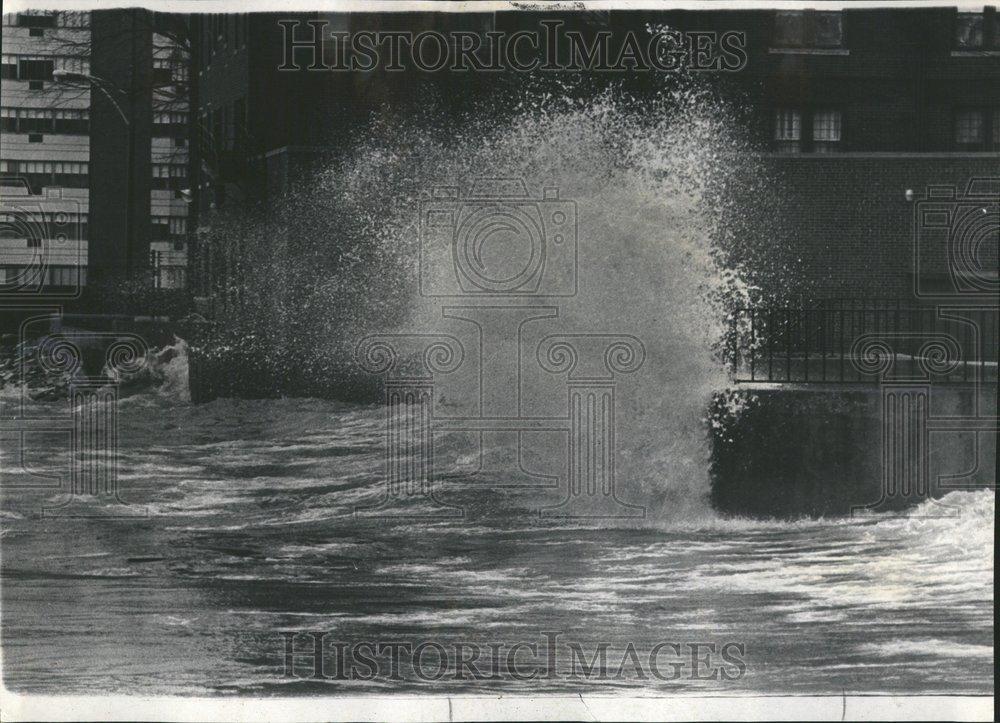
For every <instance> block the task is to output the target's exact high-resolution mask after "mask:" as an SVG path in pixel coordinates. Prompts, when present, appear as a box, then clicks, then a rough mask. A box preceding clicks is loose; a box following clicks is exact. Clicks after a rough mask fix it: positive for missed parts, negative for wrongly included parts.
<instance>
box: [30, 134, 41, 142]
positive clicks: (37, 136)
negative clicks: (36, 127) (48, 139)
mask: <svg viewBox="0 0 1000 723" xmlns="http://www.w3.org/2000/svg"><path fill="white" fill-rule="evenodd" d="M44 139H45V136H43V135H42V134H41V133H29V134H28V143H41V142H42V141H43V140H44Z"/></svg>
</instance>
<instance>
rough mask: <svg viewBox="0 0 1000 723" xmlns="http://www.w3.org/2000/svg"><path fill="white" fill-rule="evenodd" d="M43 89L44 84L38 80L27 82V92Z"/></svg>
mask: <svg viewBox="0 0 1000 723" xmlns="http://www.w3.org/2000/svg"><path fill="white" fill-rule="evenodd" d="M44 88H45V83H43V82H42V81H40V80H29V81H28V90H43V89H44Z"/></svg>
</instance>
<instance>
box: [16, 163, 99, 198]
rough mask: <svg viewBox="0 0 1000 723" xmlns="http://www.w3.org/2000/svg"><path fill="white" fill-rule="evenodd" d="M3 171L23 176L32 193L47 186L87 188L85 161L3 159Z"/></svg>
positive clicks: (86, 166) (36, 192) (38, 191)
mask: <svg viewBox="0 0 1000 723" xmlns="http://www.w3.org/2000/svg"><path fill="white" fill-rule="evenodd" d="M3 171H4V172H6V173H11V174H16V175H19V176H22V177H24V178H25V179H26V180H27V181H28V186H29V187H30V189H31V192H32V193H33V194H38V193H41V189H43V188H47V187H50V186H52V187H62V188H87V186H88V171H89V166H88V164H86V163H53V162H48V161H4V165H3Z"/></svg>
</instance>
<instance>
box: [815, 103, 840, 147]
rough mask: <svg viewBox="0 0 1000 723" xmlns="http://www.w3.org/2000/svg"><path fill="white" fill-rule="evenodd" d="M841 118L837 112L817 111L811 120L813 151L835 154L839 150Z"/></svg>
mask: <svg viewBox="0 0 1000 723" xmlns="http://www.w3.org/2000/svg"><path fill="white" fill-rule="evenodd" d="M840 138H841V117H840V111H839V110H818V111H816V112H815V113H813V118H812V142H813V151H814V152H816V153H836V152H837V151H838V150H840Z"/></svg>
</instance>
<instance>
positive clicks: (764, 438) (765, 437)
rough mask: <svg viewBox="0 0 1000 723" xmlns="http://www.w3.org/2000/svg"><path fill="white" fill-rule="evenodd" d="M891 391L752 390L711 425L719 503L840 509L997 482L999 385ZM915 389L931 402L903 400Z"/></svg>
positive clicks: (774, 509)
mask: <svg viewBox="0 0 1000 723" xmlns="http://www.w3.org/2000/svg"><path fill="white" fill-rule="evenodd" d="M887 390H889V387H887V386H879V385H870V386H864V387H862V386H852V387H849V388H844V387H836V386H823V387H809V386H806V385H799V386H796V385H787V386H780V387H771V388H768V389H760V388H756V389H746V390H745V393H746V394H748V395H749V396H750V398H751V400H752V401H751V402H750V403H749V405H748V406H747V408H746V409H744V410H743V412H742V413H741V414H740V415H739V416H738V417H737V418H736V419H730V420H728V421H727V422H726V423H725V424H723V426H722V427H721V428H720V429H717V430H715V433H714V434H713V439H712V503H713V506H714V507H715V508H716V509H717V510H719V511H721V512H724V513H727V514H735V515H747V516H752V517H772V516H773V517H798V516H803V515H807V516H813V517H818V516H839V515H850V514H852V510H853V511H855V512H861V511H863V510H862V509H858V508H866V507H869V506H872V511H876V512H889V511H897V510H902V509H905V508H907V507H910V506H913V505H914V504H918V503H919V502H922V501H924V500H926V499H927V498H928V496H932V497H941V496H943V495H944V494H947V493H948V492H950V491H953V490H957V489H970V488H976V487H985V486H994V487H995V486H996V474H997V473H996V460H997V457H996V444H997V443H996V440H997V434H996V432H995V431H994V430H995V426H996V425H995V420H996V408H997V406H996V404H997V387H996V385H995V384H994V385H984V386H983V387H982V388H977V387H976V386H974V385H959V384H949V385H944V386H934V387H930V388H929V391H928V392H927V393H926V395H925V396H923V392H922V391H921V390H920V389H919V387H918V386H917V385H910V386H909V387H906V388H904V387H902V386H900V387H894V388H893V391H892V393H893V394H894V395H895V396H894V397H892V398H891V399H889V401H885V399H884V394H885V393H887ZM918 396H919V397H920V398H921V399H922V400H923V402H926V404H927V407H926V408H921V407H920V406H919V405H916V402H915V401H914V402H913V403H914V404H915V405H916V406H914V408H913V409H912V411H911V410H909V409H907V410H903V409H902V407H901V406H900V405H901V404H903V405H909V404H910V403H911V400H916V399H917V397H918ZM900 400H902V401H900ZM923 402H922V403H923ZM884 405H888V406H887V407H886V409H888V410H889V411H884V409H883V407H884ZM886 417H892V419H890V421H889V422H885V418H886ZM990 420H993V421H990ZM921 439H922V440H923V441H920V440H921ZM883 449H888V450H890V454H888V455H886V458H885V459H884V458H883ZM884 480H887V482H886V484H884V483H883V481H884ZM921 480H926V486H925V487H924V486H923V485H922V484H921ZM893 484H894V485H895V488H892V485H893ZM921 487H924V489H923V490H921V489H920V488H921ZM884 493H885V494H884ZM883 498H885V499H883ZM880 501H881V502H880Z"/></svg>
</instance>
